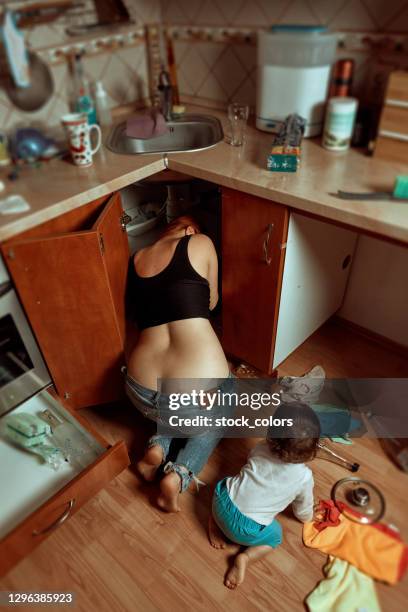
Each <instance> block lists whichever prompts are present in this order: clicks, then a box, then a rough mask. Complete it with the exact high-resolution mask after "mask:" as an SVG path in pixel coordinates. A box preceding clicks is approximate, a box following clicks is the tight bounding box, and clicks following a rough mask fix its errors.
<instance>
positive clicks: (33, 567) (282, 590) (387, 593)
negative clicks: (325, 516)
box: [0, 323, 408, 612]
mask: <svg viewBox="0 0 408 612" xmlns="http://www.w3.org/2000/svg"><path fill="white" fill-rule="evenodd" d="M317 363H320V364H321V365H323V366H324V368H325V369H326V372H327V374H328V375H329V376H333V377H335V376H339V377H340V376H349V377H353V376H355V377H357V376H361V377H363V376H364V377H369V376H372V377H376V376H390V377H398V376H403V377H408V364H407V362H406V361H404V359H403V358H402V357H398V356H393V355H391V354H390V353H389V351H387V350H385V349H384V348H381V347H378V346H377V345H375V344H372V343H371V342H369V341H367V340H366V339H363V338H358V337H355V336H354V335H353V334H352V333H351V332H349V331H347V330H344V329H341V328H339V327H337V326H336V325H334V324H332V323H330V324H327V325H326V326H324V327H323V328H322V329H321V330H319V331H318V332H316V334H314V335H313V336H312V337H311V338H310V339H309V340H308V341H307V342H306V343H305V344H304V345H302V347H300V348H299V349H298V350H297V351H296V352H295V354H294V355H292V356H291V357H290V358H288V359H287V360H286V361H285V362H284V364H283V365H282V367H281V368H279V373H280V374H292V375H300V374H302V373H304V372H305V371H307V370H308V369H310V367H312V366H313V365H315V364H317ZM85 413H86V416H87V417H88V418H89V420H90V421H92V422H93V424H94V425H95V426H96V427H97V428H98V429H99V430H100V431H101V432H102V433H103V434H104V435H105V437H107V438H108V439H110V440H112V441H114V440H117V439H125V440H126V441H127V443H128V444H129V448H130V452H131V456H132V458H135V457H138V456H140V455H141V453H142V452H143V447H144V443H145V441H146V439H147V437H148V435H149V433H150V428H149V426H148V425H147V424H146V422H145V421H143V420H142V419H141V418H140V417H139V416H138V414H136V413H135V412H134V410H133V409H132V408H131V407H129V406H123V407H121V408H117V407H116V408H108V409H106V408H105V409H100V410H99V411H94V410H88V411H85ZM253 443H254V440H224V441H223V442H222V443H221V444H220V445H219V447H218V448H217V450H216V451H215V452H214V454H213V456H212V457H211V460H210V461H209V463H208V465H207V466H206V468H205V471H204V472H203V473H202V478H203V479H204V480H205V481H206V482H208V483H209V486H207V487H204V488H202V489H201V490H200V494H199V495H194V494H191V493H186V494H185V495H183V497H182V502H181V506H182V512H181V513H180V514H178V515H166V514H163V513H161V512H160V511H159V510H157V509H156V508H155V506H154V500H155V495H156V493H157V488H156V485H145V484H143V483H141V481H140V480H139V478H138V477H137V476H136V475H135V474H134V472H133V470H132V469H129V470H127V471H125V472H123V473H122V474H121V475H120V476H119V477H118V478H116V480H115V481H114V482H112V483H111V484H110V485H109V486H108V487H107V488H106V489H105V490H104V491H102V492H100V493H99V495H97V496H96V497H95V498H93V499H92V500H91V501H90V502H89V503H88V504H87V505H86V506H85V507H84V508H82V509H81V510H80V511H79V512H78V513H77V514H76V515H75V516H74V517H73V518H72V519H71V520H70V521H68V523H67V524H66V525H64V526H63V527H62V528H61V529H59V530H58V531H57V532H56V533H54V534H53V535H52V536H51V537H50V538H49V539H48V540H46V541H45V542H44V543H43V544H42V545H41V546H40V547H39V548H38V549H37V550H36V551H34V552H33V553H32V554H31V555H30V557H28V558H27V559H25V560H24V561H22V562H21V563H20V564H19V565H18V566H17V567H16V568H15V569H14V570H12V571H11V572H10V573H9V574H8V575H7V576H6V577H5V578H3V579H2V580H1V581H0V587H1V589H3V590H6V589H7V590H24V591H29V590H46V591H61V592H63V591H74V592H75V593H76V603H77V605H76V608H75V609H76V610H81V611H86V612H93V611H95V612H96V611H97V610H98V611H105V610H106V611H108V610H110V611H119V610H124V611H133V610H135V611H139V610H140V611H149V610H159V611H163V612H173V610H192V609H194V610H206V611H207V610H226V609H233V610H236V611H238V612H239V611H245V612H249V611H251V610H271V611H278V610H279V611H282V612H285V611H287V612H296V611H298V610H304V605H303V600H304V598H305V596H306V595H307V594H308V593H309V592H310V591H311V590H312V589H313V588H314V586H315V585H316V583H317V582H318V581H319V580H320V579H321V578H322V572H321V568H322V565H323V564H324V562H325V555H323V554H321V553H320V552H319V551H315V550H311V549H308V548H306V547H304V546H303V544H302V541H301V531H302V527H301V524H300V523H298V522H297V521H296V520H295V519H294V518H293V517H292V516H291V515H290V512H288V513H287V514H286V515H284V516H281V518H280V520H281V522H282V525H283V529H284V543H283V544H282V546H281V547H280V548H279V549H277V550H276V551H273V552H272V553H271V554H270V555H269V557H268V558H266V559H265V560H263V561H261V562H259V563H258V564H257V565H255V566H253V568H252V569H250V571H249V573H248V575H247V580H246V581H245V583H244V584H243V585H242V586H241V587H240V588H239V589H238V590H237V591H235V592H230V591H228V589H226V588H225V587H224V586H223V576H224V574H225V571H226V569H227V567H228V563H229V560H230V558H231V555H232V553H233V552H234V551H235V550H236V548H234V547H231V549H230V550H228V551H216V550H214V549H212V548H211V547H210V546H209V544H208V542H207V536H206V523H207V520H208V513H209V508H210V498H211V485H213V484H214V483H215V482H216V481H217V480H218V479H219V478H220V477H222V476H224V475H227V474H232V473H235V472H236V471H237V470H238V469H239V468H240V466H241V465H242V464H243V462H244V461H245V457H246V454H247V451H248V449H249V448H250V446H251V445H252V444H253ZM337 450H340V451H341V452H342V453H343V454H344V455H345V456H347V457H348V458H350V459H351V458H352V459H353V460H355V461H358V462H359V463H361V466H362V467H361V470H360V474H361V476H362V477H366V478H367V479H370V480H372V481H373V482H374V483H377V484H379V485H380V487H381V488H382V490H383V492H384V494H385V497H386V501H387V512H386V517H385V519H386V520H387V521H388V522H392V523H394V524H395V525H397V526H398V527H399V528H400V529H401V532H402V534H403V536H404V538H405V540H406V541H408V524H407V511H406V508H407V497H408V495H407V494H408V475H406V474H403V473H402V472H400V471H398V470H397V468H395V467H394V466H393V464H392V463H391V462H390V461H389V460H388V459H387V458H386V457H385V455H384V454H383V451H382V450H381V447H380V446H379V444H378V442H377V441H375V440H359V441H357V442H355V443H354V444H353V446H351V447H344V446H340V445H337ZM312 467H313V471H314V474H315V481H316V496H322V497H324V498H327V497H328V496H329V493H330V489H331V486H332V484H333V483H334V482H335V481H336V480H338V479H340V478H343V477H345V476H347V475H348V474H349V473H348V472H347V471H345V470H344V469H343V468H342V467H340V466H337V465H334V464H333V463H330V462H328V461H325V460H322V459H316V460H315V461H314V462H313V464H312ZM404 519H405V521H404ZM377 591H378V594H379V598H380V602H381V604H382V608H383V611H384V612H395V611H398V610H404V609H405V610H406V609H408V580H407V579H405V580H404V581H403V582H402V583H401V584H399V585H397V586H395V587H387V586H385V585H381V584H377ZM47 609H48V610H50V609H52V607H50V606H48V607H47ZM327 612H330V611H329V610H328V611H327ZM350 612H352V611H350Z"/></svg>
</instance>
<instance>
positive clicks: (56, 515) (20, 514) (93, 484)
mask: <svg viewBox="0 0 408 612" xmlns="http://www.w3.org/2000/svg"><path fill="white" fill-rule="evenodd" d="M54 396H55V394H54V393H53V392H52V390H44V391H42V392H40V393H39V394H38V395H37V396H35V397H34V398H31V399H30V400H28V403H29V404H30V403H31V404H33V402H35V403H36V404H35V405H33V406H32V407H31V409H30V406H27V402H25V403H24V405H22V406H21V408H22V409H23V410H24V412H26V411H30V410H32V411H33V412H36V408H37V407H38V406H40V407H43V406H45V407H46V408H48V409H50V407H51V410H52V411H53V413H54V414H55V413H57V414H58V415H59V416H60V417H62V418H63V419H66V420H67V421H68V422H69V420H71V423H72V424H73V425H72V427H74V428H75V429H77V430H78V432H79V433H78V435H81V436H82V437H83V439H84V444H85V445H89V447H90V448H92V450H93V455H94V456H93V459H92V460H90V461H89V463H88V464H87V465H85V466H84V468H83V469H81V468H79V469H78V468H77V469H73V468H71V469H70V468H69V467H68V466H66V465H65V464H64V466H63V467H62V469H61V471H62V472H63V473H62V474H61V476H59V470H58V472H56V473H54V472H53V470H52V469H51V468H49V467H47V466H45V465H41V464H39V463H38V461H37V460H36V457H35V456H33V455H31V454H30V453H26V452H23V451H21V450H20V449H14V448H13V447H12V446H9V445H7V442H6V441H4V440H3V438H2V439H0V456H1V459H2V467H3V468H5V466H7V462H8V460H9V459H10V461H12V462H13V466H12V467H13V475H12V476H13V482H12V483H11V482H10V481H9V480H8V481H7V478H8V479H9V476H8V473H7V474H6V473H5V471H4V469H3V472H2V473H1V474H0V479H1V481H2V485H4V490H5V489H6V483H7V499H5V500H3V504H2V515H1V517H0V531H1V532H2V534H4V535H2V537H1V538H0V575H3V574H5V573H6V572H7V571H8V570H9V569H11V567H13V566H14V565H15V564H16V563H18V561H20V560H21V559H22V558H23V557H25V556H27V555H28V554H29V553H30V552H31V551H32V550H33V549H34V548H35V547H36V546H38V545H39V544H40V543H41V542H42V541H43V540H44V539H45V538H46V537H48V535H50V534H51V533H52V532H53V531H54V530H55V529H57V528H59V527H60V526H62V525H63V523H65V521H66V520H67V519H68V518H69V517H70V516H72V515H73V514H74V513H75V512H76V511H77V510H79V508H81V506H82V505H83V504H84V503H85V502H86V501H87V500H88V499H90V498H91V497H92V496H93V495H95V494H96V493H97V492H98V491H99V490H100V489H102V488H103V487H104V486H105V485H107V484H108V482H109V481H110V480H111V479H112V478H114V477H115V476H117V475H118V474H119V473H120V472H121V471H122V470H123V469H125V467H126V466H127V465H128V464H129V458H128V454H127V450H126V446H125V444H124V442H117V443H116V444H114V445H113V446H111V445H110V444H108V442H106V441H105V440H104V439H103V438H102V437H101V436H100V435H99V434H98V433H97V432H95V431H94V430H93V429H92V428H91V427H90V425H89V424H88V423H87V422H86V421H85V420H84V419H83V418H81V417H79V415H78V414H75V416H74V415H73V413H71V412H70V410H69V408H68V407H67V406H66V405H65V406H63V405H62V403H61V400H60V399H59V398H58V399H55V398H54ZM17 410H19V408H18V409H17ZM13 453H14V454H13ZM9 455H11V457H9ZM56 478H59V481H57V480H56ZM56 482H57V483H58V482H60V484H61V485H62V486H61V487H60V488H58V484H57V486H56ZM56 488H57V491H56V492H54V491H55V489H56ZM16 522H17V524H16ZM10 525H11V526H12V527H11V530H9V526H10Z"/></svg>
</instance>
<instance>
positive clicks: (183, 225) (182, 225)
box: [161, 215, 201, 236]
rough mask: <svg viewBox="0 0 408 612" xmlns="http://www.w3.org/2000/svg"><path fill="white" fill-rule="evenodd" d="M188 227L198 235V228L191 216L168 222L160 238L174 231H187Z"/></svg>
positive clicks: (183, 216)
mask: <svg viewBox="0 0 408 612" xmlns="http://www.w3.org/2000/svg"><path fill="white" fill-rule="evenodd" d="M188 227H192V228H193V229H194V231H195V233H196V234H200V233H201V230H200V226H199V225H198V223H197V221H196V220H195V219H194V217H192V216H191V215H182V216H181V217H176V219H173V221H170V223H169V224H168V225H166V227H165V228H164V230H163V233H162V234H161V235H162V236H166V235H167V234H170V232H174V230H179V229H180V230H181V229H187V228H188Z"/></svg>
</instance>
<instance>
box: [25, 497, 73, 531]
mask: <svg viewBox="0 0 408 612" xmlns="http://www.w3.org/2000/svg"><path fill="white" fill-rule="evenodd" d="M74 505H75V499H70V500H69V502H68V508H66V510H64V512H63V513H62V514H61V516H59V517H58V518H57V520H55V521H54V522H53V523H51V525H48V527H44V529H40V530H37V529H34V531H33V535H34V536H39V535H44V534H46V533H50V531H54V529H57V528H58V527H60V526H61V525H62V523H65V521H66V520H67V519H68V518H69V516H70V514H71V511H72V508H73V507H74Z"/></svg>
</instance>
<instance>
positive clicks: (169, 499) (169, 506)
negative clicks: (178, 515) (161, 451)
mask: <svg viewBox="0 0 408 612" xmlns="http://www.w3.org/2000/svg"><path fill="white" fill-rule="evenodd" d="M179 493H180V476H179V475H178V474H176V473H175V472H170V473H169V474H166V475H165V476H164V478H163V479H162V480H161V482H160V495H159V497H158V498H157V504H158V506H159V507H160V508H161V509H162V510H164V511H165V512H180V507H179V505H178V497H179Z"/></svg>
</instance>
